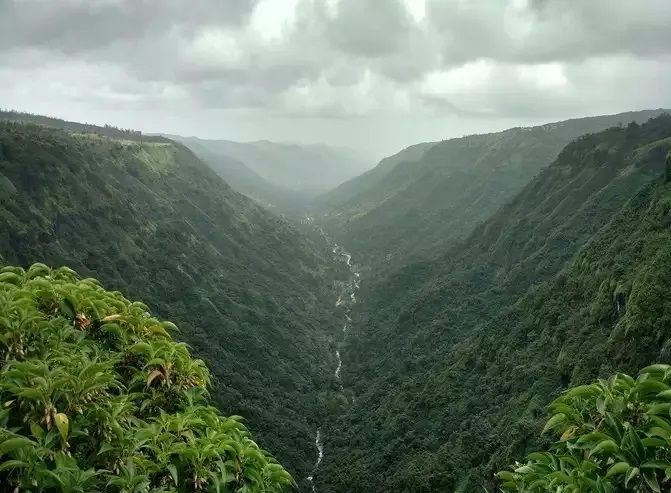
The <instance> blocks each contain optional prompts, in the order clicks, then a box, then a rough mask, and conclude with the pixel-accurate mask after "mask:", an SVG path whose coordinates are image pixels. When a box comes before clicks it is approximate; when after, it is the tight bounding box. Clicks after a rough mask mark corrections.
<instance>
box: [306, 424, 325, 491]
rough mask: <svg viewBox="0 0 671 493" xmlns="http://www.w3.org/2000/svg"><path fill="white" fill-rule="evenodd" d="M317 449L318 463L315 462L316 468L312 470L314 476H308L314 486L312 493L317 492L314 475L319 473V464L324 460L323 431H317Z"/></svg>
mask: <svg viewBox="0 0 671 493" xmlns="http://www.w3.org/2000/svg"><path fill="white" fill-rule="evenodd" d="M315 447H317V452H318V455H317V462H315V467H314V469H313V470H312V474H310V475H309V476H308V481H310V484H311V485H312V491H315V484H314V482H313V479H314V473H315V472H316V471H317V468H318V467H319V464H321V462H322V459H323V458H324V444H323V443H322V433H321V429H318V430H317V436H315Z"/></svg>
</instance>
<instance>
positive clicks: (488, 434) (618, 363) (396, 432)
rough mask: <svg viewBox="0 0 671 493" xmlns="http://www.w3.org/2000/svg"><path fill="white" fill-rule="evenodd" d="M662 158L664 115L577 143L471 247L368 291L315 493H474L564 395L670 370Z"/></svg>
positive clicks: (670, 195) (670, 121) (480, 230)
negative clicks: (657, 363)
mask: <svg viewBox="0 0 671 493" xmlns="http://www.w3.org/2000/svg"><path fill="white" fill-rule="evenodd" d="M669 150H671V116H668V115H662V116H660V117H658V118H655V119H653V120H650V121H649V122H648V123H646V124H644V125H637V124H630V125H628V126H626V127H622V128H620V127H615V128H611V129H608V130H605V131H603V132H600V133H597V134H591V135H586V136H584V137H582V138H579V139H577V140H576V141H574V142H572V143H571V144H569V145H568V146H566V148H565V149H564V150H563V151H562V152H561V153H560V154H559V156H558V157H557V159H556V160H555V161H554V162H553V163H552V164H551V165H550V166H549V167H547V168H546V169H545V170H543V171H542V172H541V173H540V174H539V176H538V177H536V178H535V179H534V180H532V181H531V183H529V184H528V185H527V186H525V187H524V189H523V190H522V191H521V193H520V194H518V195H517V196H516V197H515V199H514V200H513V201H512V202H510V203H509V204H508V205H506V206H505V207H503V208H502V209H500V210H499V211H498V212H497V213H496V214H495V215H494V216H493V217H492V218H491V219H489V220H487V221H485V222H484V223H483V224H481V225H480V226H478V227H477V228H476V229H475V230H474V231H473V233H472V234H471V235H470V236H469V238H468V239H467V240H466V241H465V242H463V243H461V244H458V245H456V246H455V247H453V248H451V249H450V250H448V251H447V252H446V253H445V254H443V255H441V256H440V257H439V258H438V259H436V260H435V261H426V262H423V263H419V264H413V265H410V266H408V267H406V268H404V269H402V270H400V271H398V272H397V273H395V274H393V275H392V276H390V277H388V278H386V279H382V280H380V282H376V283H367V284H365V285H364V286H363V288H362V293H361V296H360V298H361V303H360V305H359V306H360V307H361V310H360V313H359V314H358V319H359V321H358V322H357V323H355V325H354V327H353V328H352V330H351V337H350V338H349V340H348V344H347V347H346V350H345V351H343V354H344V357H343V368H344V370H343V381H344V383H345V385H346V386H348V387H350V388H352V389H353V390H354V393H355V395H356V400H355V402H354V403H353V404H352V405H351V408H350V409H349V410H348V411H347V412H346V413H344V414H343V415H342V416H341V417H340V419H338V420H337V421H334V422H333V425H332V429H329V430H328V436H330V437H333V438H332V439H331V440H329V441H327V442H326V443H325V460H324V463H323V464H322V468H321V472H320V474H319V475H318V476H317V485H318V489H319V490H320V491H323V492H336V491H350V492H375V491H379V492H382V491H395V492H406V491H407V492H411V491H412V492H435V491H456V492H462V491H464V492H466V491H468V492H471V491H473V492H474V491H482V490H481V488H482V485H483V484H489V483H488V478H491V477H492V475H493V473H494V472H495V471H496V470H498V469H497V468H501V467H503V466H506V465H507V464H508V463H510V462H511V461H513V460H514V459H517V458H520V457H523V456H524V454H525V452H528V451H530V450H533V449H535V448H537V447H539V446H542V445H543V444H542V443H541V442H540V439H539V432H540V428H542V421H543V420H544V409H545V405H546V404H547V403H548V402H550V401H551V400H552V399H553V397H554V396H556V395H557V393H558V392H560V391H561V390H562V389H565V388H566V387H567V386H568V385H572V384H576V383H583V382H586V381H587V380H591V379H593V378H595V377H596V376H598V375H610V374H611V373H613V372H614V371H615V370H626V371H631V372H635V371H637V370H638V369H639V368H640V367H642V366H644V365H645V364H646V363H648V362H652V361H654V360H657V359H660V358H661V359H664V358H668V357H669V356H671V354H667V353H668V352H669V347H671V343H668V344H667V341H668V335H669V333H670V332H669V329H671V315H670V314H671V305H670V304H669V303H668V296H666V293H668V291H669V289H671V270H670V269H671V267H670V266H671V262H670V261H671V257H669V252H670V251H669V249H668V248H667V246H668V242H669V240H671V237H670V236H669V235H670V234H671V233H670V232H669V231H670V230H669V224H671V188H670V187H671V185H669V184H668V183H664V184H660V183H656V182H659V180H660V178H659V177H660V176H661V174H662V173H663V170H664V161H665V156H666V155H667V153H668V152H669ZM655 183H656V184H655ZM567 262H568V265H567ZM489 486H491V484H489Z"/></svg>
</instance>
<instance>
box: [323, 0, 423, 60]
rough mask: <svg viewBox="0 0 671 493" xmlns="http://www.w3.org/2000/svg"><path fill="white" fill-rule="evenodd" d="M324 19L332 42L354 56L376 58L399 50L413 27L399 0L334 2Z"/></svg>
mask: <svg viewBox="0 0 671 493" xmlns="http://www.w3.org/2000/svg"><path fill="white" fill-rule="evenodd" d="M333 10H334V11H335V12H334V15H333V16H332V17H328V16H327V18H326V19H324V28H325V33H326V36H327V38H328V39H329V41H330V42H331V43H332V45H333V46H334V47H335V48H337V49H339V50H341V51H342V52H343V53H348V54H351V55H357V56H368V57H379V56H384V55H389V54H392V53H398V52H400V51H403V48H404V46H405V45H406V44H407V43H408V41H409V40H410V37H411V36H412V33H413V31H414V30H415V29H417V28H416V26H415V23H414V21H413V19H412V18H411V17H410V14H409V13H408V10H407V9H406V7H405V6H404V5H403V3H402V2H401V1H399V0H385V1H384V2H380V1H379V0H357V1H356V2H351V1H350V2H338V3H337V4H336V6H335V8H334V9H333Z"/></svg>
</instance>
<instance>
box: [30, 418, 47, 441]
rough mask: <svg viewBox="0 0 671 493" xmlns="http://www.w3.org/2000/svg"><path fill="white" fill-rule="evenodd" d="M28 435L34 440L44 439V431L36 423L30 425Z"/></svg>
mask: <svg viewBox="0 0 671 493" xmlns="http://www.w3.org/2000/svg"><path fill="white" fill-rule="evenodd" d="M30 433H31V434H32V435H33V436H34V437H35V438H42V437H44V429H43V428H42V427H41V426H40V425H39V424H38V423H35V422H34V421H33V422H31V423H30Z"/></svg>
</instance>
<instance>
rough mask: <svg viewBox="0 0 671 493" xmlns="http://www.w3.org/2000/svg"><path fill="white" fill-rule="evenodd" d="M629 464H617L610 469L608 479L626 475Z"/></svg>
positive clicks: (607, 474)
mask: <svg viewBox="0 0 671 493" xmlns="http://www.w3.org/2000/svg"><path fill="white" fill-rule="evenodd" d="M629 467H631V466H629V463H628V462H617V463H615V464H613V465H612V466H611V468H610V469H608V472H607V473H606V477H607V478H610V477H611V476H615V475H617V474H624V473H626V472H627V471H628V470H629Z"/></svg>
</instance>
